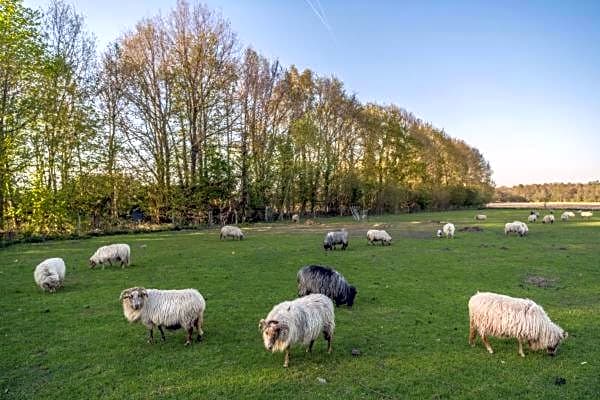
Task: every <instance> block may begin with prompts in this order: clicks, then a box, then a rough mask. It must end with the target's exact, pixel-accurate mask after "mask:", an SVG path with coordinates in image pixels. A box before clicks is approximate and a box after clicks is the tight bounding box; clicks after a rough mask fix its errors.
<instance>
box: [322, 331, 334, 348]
mask: <svg viewBox="0 0 600 400" xmlns="http://www.w3.org/2000/svg"><path fill="white" fill-rule="evenodd" d="M323 336H324V337H325V340H327V352H328V353H331V352H332V351H333V348H332V347H331V342H332V341H333V333H332V332H330V331H329V328H328V327H327V328H325V330H324V331H323Z"/></svg>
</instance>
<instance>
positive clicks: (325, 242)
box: [323, 240, 332, 250]
mask: <svg viewBox="0 0 600 400" xmlns="http://www.w3.org/2000/svg"><path fill="white" fill-rule="evenodd" d="M323 248H324V249H325V250H331V248H332V246H331V243H330V242H329V240H325V241H324V242H323Z"/></svg>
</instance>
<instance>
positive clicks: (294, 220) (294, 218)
mask: <svg viewBox="0 0 600 400" xmlns="http://www.w3.org/2000/svg"><path fill="white" fill-rule="evenodd" d="M292 222H295V223H300V215H298V214H294V215H292Z"/></svg>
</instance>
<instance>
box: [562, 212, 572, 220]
mask: <svg viewBox="0 0 600 400" xmlns="http://www.w3.org/2000/svg"><path fill="white" fill-rule="evenodd" d="M569 216H570V215H569V212H568V211H565V212H564V213H562V214H561V215H560V220H561V221H568V220H569Z"/></svg>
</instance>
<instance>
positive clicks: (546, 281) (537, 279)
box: [525, 275, 558, 289]
mask: <svg viewBox="0 0 600 400" xmlns="http://www.w3.org/2000/svg"><path fill="white" fill-rule="evenodd" d="M557 282H558V279H557V278H546V277H544V276H537V275H530V276H528V277H527V278H525V283H527V284H529V285H533V286H537V287H540V288H544V289H546V288H551V287H554V286H555V285H556V283H557Z"/></svg>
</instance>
